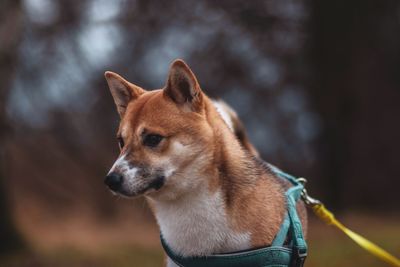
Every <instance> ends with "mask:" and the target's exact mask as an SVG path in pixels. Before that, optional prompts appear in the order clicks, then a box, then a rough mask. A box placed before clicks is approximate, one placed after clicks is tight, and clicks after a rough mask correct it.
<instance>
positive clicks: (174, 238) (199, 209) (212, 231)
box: [155, 190, 251, 256]
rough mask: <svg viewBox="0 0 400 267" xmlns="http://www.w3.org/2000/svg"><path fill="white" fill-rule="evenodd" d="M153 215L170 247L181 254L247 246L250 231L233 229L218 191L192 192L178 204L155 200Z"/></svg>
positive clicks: (238, 248)
mask: <svg viewBox="0 0 400 267" xmlns="http://www.w3.org/2000/svg"><path fill="white" fill-rule="evenodd" d="M155 208H156V218H157V221H158V224H159V226H160V229H161V233H162V235H163V237H164V239H165V240H166V242H167V244H168V245H169V246H170V248H171V249H172V250H173V251H174V252H175V253H178V254H180V255H183V256H200V255H209V254H215V253H225V252H232V251H238V250H244V249H249V248H250V245H251V244H250V234H249V233H240V232H236V231H233V230H232V229H231V227H229V220H228V218H227V214H226V211H225V207H224V202H223V198H222V194H221V192H220V191H217V192H215V193H213V194H211V193H209V192H208V191H207V190H205V191H204V192H195V193H193V195H191V196H189V197H187V198H185V200H183V201H179V202H178V203H174V204H173V205H172V204H165V203H157V204H156V205H155Z"/></svg>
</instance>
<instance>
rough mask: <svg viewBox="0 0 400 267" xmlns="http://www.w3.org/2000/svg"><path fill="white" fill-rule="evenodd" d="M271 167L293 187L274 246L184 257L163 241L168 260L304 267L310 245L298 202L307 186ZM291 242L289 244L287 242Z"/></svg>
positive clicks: (186, 265) (185, 264)
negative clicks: (306, 237)
mask: <svg viewBox="0 0 400 267" xmlns="http://www.w3.org/2000/svg"><path fill="white" fill-rule="evenodd" d="M268 167H269V168H270V169H271V170H272V171H273V172H274V173H276V174H277V175H278V176H279V177H281V178H283V179H286V180H288V181H289V182H290V183H291V184H292V185H293V186H292V187H290V188H289V189H288V190H287V191H286V193H285V195H286V202H287V211H286V215H285V219H284V221H283V223H282V225H281V228H280V230H279V232H278V234H277V235H276V237H275V239H274V240H273V241H272V244H271V246H268V247H264V248H258V249H252V250H246V251H240V252H234V253H226V254H225V253H224V254H214V255H209V256H202V257H182V256H180V255H178V254H175V253H174V252H173V251H172V250H171V249H170V247H169V246H168V245H167V243H166V242H165V240H164V238H163V237H162V236H160V238H161V244H162V246H163V248H164V250H165V252H166V253H167V255H168V257H169V258H170V259H171V260H172V261H173V262H175V264H176V265H178V266H181V267H204V266H207V267H226V266H229V267H250V266H251V267H285V266H290V267H301V266H303V265H304V261H305V258H306V256H307V244H306V241H305V240H304V236H303V229H302V226H301V222H300V219H299V216H298V214H297V210H296V203H297V201H298V200H299V199H300V197H301V194H302V192H303V189H304V186H303V184H302V183H301V182H300V181H299V180H298V179H296V178H295V177H293V176H291V175H289V174H287V173H285V172H283V171H281V170H280V169H278V168H276V167H275V166H272V165H268ZM288 240H289V243H288V245H285V242H286V241H288Z"/></svg>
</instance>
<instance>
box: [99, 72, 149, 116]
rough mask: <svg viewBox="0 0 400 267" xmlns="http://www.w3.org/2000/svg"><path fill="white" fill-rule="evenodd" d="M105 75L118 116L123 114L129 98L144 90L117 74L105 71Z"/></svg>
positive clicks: (133, 97)
mask: <svg viewBox="0 0 400 267" xmlns="http://www.w3.org/2000/svg"><path fill="white" fill-rule="evenodd" d="M104 76H105V77H106V80H107V83H108V87H110V92H111V95H112V97H113V98H114V102H115V105H116V106H117V110H118V113H119V115H120V117H121V118H122V116H124V114H125V110H126V107H127V106H128V103H129V102H130V101H131V100H134V99H136V98H138V97H139V96H140V95H141V94H143V93H144V92H145V90H143V89H142V88H140V87H139V86H136V85H134V84H131V83H130V82H128V81H127V80H125V79H124V78H122V77H121V76H119V75H118V74H116V73H114V72H111V71H106V72H105V73H104Z"/></svg>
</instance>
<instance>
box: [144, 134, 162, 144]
mask: <svg viewBox="0 0 400 267" xmlns="http://www.w3.org/2000/svg"><path fill="white" fill-rule="evenodd" d="M163 138H164V137H162V136H161V135H158V134H148V135H146V136H145V137H144V139H143V144H144V145H145V146H149V147H156V146H157V145H158V144H159V143H160V142H161V140H162V139H163Z"/></svg>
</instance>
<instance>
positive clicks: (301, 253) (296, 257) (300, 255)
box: [290, 248, 307, 267]
mask: <svg viewBox="0 0 400 267" xmlns="http://www.w3.org/2000/svg"><path fill="white" fill-rule="evenodd" d="M306 258H307V249H305V248H295V249H294V250H293V255H292V263H291V265H290V266H292V267H303V266H304V262H305V261H306Z"/></svg>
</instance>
